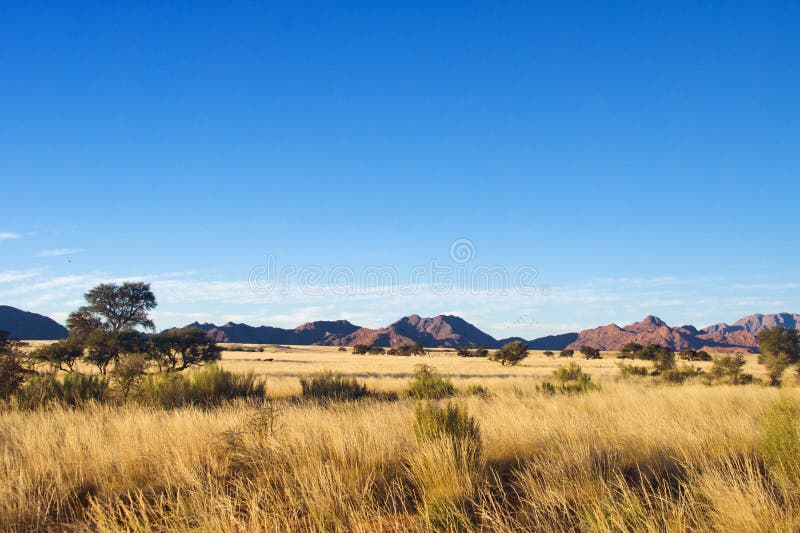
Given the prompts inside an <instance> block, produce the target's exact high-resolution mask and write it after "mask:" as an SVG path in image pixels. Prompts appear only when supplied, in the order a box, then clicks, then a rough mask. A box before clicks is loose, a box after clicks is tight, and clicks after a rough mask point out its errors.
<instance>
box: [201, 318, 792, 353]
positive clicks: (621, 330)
mask: <svg viewBox="0 0 800 533" xmlns="http://www.w3.org/2000/svg"><path fill="white" fill-rule="evenodd" d="M189 325H190V326H193V327H196V328H200V329H202V330H204V331H206V332H207V333H208V335H209V337H211V338H213V339H215V340H217V341H218V342H242V343H260V344H318V345H326V346H352V345H354V344H366V345H370V346H402V345H404V344H413V343H416V342H418V343H420V344H422V345H423V346H426V347H430V348H435V347H441V348H454V347H457V346H470V345H473V344H474V345H478V346H485V347H487V348H499V347H500V346H502V345H503V344H505V343H506V342H509V341H513V340H521V341H524V342H526V343H527V344H528V346H529V348H530V349H532V350H561V349H565V348H570V349H580V348H581V347H583V346H592V347H594V348H599V349H601V350H618V349H619V348H621V347H622V346H624V345H625V344H627V343H629V342H636V343H639V344H661V345H663V346H668V347H670V348H672V349H674V350H686V349H695V350H700V349H705V350H710V351H716V352H722V351H750V352H753V351H756V350H757V349H758V339H757V335H758V332H759V331H761V330H762V329H765V328H769V327H773V326H782V327H786V328H793V329H800V314H791V313H775V314H769V315H761V314H755V315H750V316H746V317H744V318H742V319H740V320H737V321H736V322H734V323H733V324H730V325H729V324H725V323H720V324H714V325H711V326H708V327H706V328H703V329H699V330H698V329H697V328H696V327H694V326H688V325H687V326H679V327H672V326H669V325H667V324H666V323H665V322H664V321H662V320H661V319H659V318H658V317H655V316H652V315H651V316H648V317H645V318H644V320H642V321H641V322H634V323H633V324H629V325H627V326H618V325H616V324H609V325H607V326H600V327H597V328H591V329H586V330H583V331H580V332H573V333H563V334H560V335H549V336H547V337H540V338H537V339H530V340H527V339H523V338H520V337H510V338H506V339H495V338H494V337H492V336H491V335H489V334H487V333H484V332H483V331H481V330H480V329H478V328H476V327H475V326H473V325H472V324H470V323H469V322H467V321H465V320H464V319H462V318H460V317H457V316H453V315H438V316H435V317H432V318H423V317H420V316H419V315H411V316H407V317H404V318H401V319H400V320H398V321H397V322H394V323H392V324H390V325H388V326H386V327H384V328H378V329H370V328H362V327H359V326H356V325H354V324H352V323H350V322H348V321H346V320H338V321H334V322H330V321H318V322H309V323H307V324H303V325H302V326H298V327H297V328H295V329H283V328H275V327H270V326H259V327H254V326H249V325H247V324H236V323H233V322H228V323H227V324H224V325H222V326H217V325H214V324H200V323H198V322H195V323H193V324H189Z"/></svg>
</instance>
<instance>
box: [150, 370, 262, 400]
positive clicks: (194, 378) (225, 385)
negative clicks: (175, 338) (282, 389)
mask: <svg viewBox="0 0 800 533" xmlns="http://www.w3.org/2000/svg"><path fill="white" fill-rule="evenodd" d="M265 395H266V384H265V382H264V380H263V379H260V378H257V377H256V375H255V374H253V372H248V373H246V374H237V373H234V372H230V371H228V370H223V369H221V368H219V367H218V366H217V365H214V364H212V365H208V366H206V367H204V368H202V369H200V370H197V371H194V372H191V373H189V374H178V373H168V374H150V375H146V376H145V377H144V379H143V380H142V382H141V384H140V385H139V386H138V387H137V390H136V395H135V397H136V398H137V399H138V400H139V401H141V402H143V403H145V404H148V405H157V406H161V407H165V408H173V407H181V406H184V405H198V406H202V407H212V406H217V405H220V404H222V403H225V402H228V401H231V400H234V399H237V398H242V399H248V400H263V399H264V396H265Z"/></svg>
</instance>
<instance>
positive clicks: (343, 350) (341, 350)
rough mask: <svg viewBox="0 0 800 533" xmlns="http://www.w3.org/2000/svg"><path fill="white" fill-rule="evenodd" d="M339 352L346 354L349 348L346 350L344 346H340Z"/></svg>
mask: <svg viewBox="0 0 800 533" xmlns="http://www.w3.org/2000/svg"><path fill="white" fill-rule="evenodd" d="M339 351H340V352H346V351H347V348H345V347H344V346H339Z"/></svg>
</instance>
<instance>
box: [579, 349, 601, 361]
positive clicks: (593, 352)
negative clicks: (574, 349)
mask: <svg viewBox="0 0 800 533" xmlns="http://www.w3.org/2000/svg"><path fill="white" fill-rule="evenodd" d="M581 353H582V354H583V357H585V358H586V359H602V358H603V356H602V355H600V350H598V349H597V348H592V347H591V346H584V347H582V348H581Z"/></svg>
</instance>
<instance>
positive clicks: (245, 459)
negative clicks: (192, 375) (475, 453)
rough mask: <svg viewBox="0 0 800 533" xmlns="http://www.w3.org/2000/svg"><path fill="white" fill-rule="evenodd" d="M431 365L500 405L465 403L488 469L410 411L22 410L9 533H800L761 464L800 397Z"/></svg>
mask: <svg viewBox="0 0 800 533" xmlns="http://www.w3.org/2000/svg"><path fill="white" fill-rule="evenodd" d="M261 357H272V358H274V361H272V362H266V361H253V360H252V359H255V358H261ZM420 359H421V358H417V357H412V358H401V357H361V356H358V357H356V356H352V355H350V354H349V353H348V354H343V353H341V352H337V351H336V350H335V349H328V348H322V349H320V348H302V349H301V348H299V347H292V348H290V349H289V350H283V351H281V350H279V349H278V350H274V351H272V352H270V353H267V352H265V353H239V352H233V353H226V354H225V360H224V365H225V366H226V367H228V368H229V369H233V370H242V371H243V370H246V369H253V370H254V371H256V372H258V373H261V374H264V375H266V376H267V378H268V385H269V388H270V390H271V393H272V394H274V395H275V396H276V397H278V398H282V397H284V396H287V395H289V394H292V393H296V392H297V391H299V385H297V376H299V375H305V374H308V373H310V372H313V371H316V370H320V369H322V368H331V369H334V370H339V371H342V372H345V373H348V374H352V375H359V376H369V377H367V378H365V380H366V381H367V382H369V383H370V384H371V385H373V386H375V387H378V388H382V389H384V390H389V389H394V390H400V389H402V388H404V387H405V386H406V385H407V382H408V375H409V374H410V373H411V371H412V370H413V365H414V364H416V363H419V362H420ZM425 361H426V362H428V363H429V364H433V365H434V366H436V367H437V368H439V369H440V370H441V371H442V373H444V374H449V375H452V376H455V379H454V382H455V383H456V385H457V388H458V389H460V390H464V389H465V387H466V385H468V384H470V383H477V382H480V383H482V384H483V385H485V386H486V387H487V388H488V389H489V390H490V391H491V392H492V393H494V395H493V396H492V397H490V398H480V397H476V396H461V397H459V398H458V399H457V401H458V402H460V403H461V404H462V405H463V406H464V407H465V408H466V409H467V410H468V411H469V413H470V414H471V415H473V416H475V418H476V419H477V421H478V422H479V424H480V430H481V435H482V450H483V453H482V455H481V457H480V458H479V460H478V462H477V463H474V464H473V463H470V464H464V462H463V454H459V453H457V445H458V443H452V445H451V443H447V442H438V441H437V442H421V443H420V442H417V441H416V440H415V438H414V433H413V431H412V427H413V417H414V402H413V401H411V400H408V399H401V400H399V401H396V402H385V401H372V400H369V401H360V402H352V403H334V404H329V405H320V404H315V403H308V402H297V401H291V400H282V399H279V400H276V401H274V402H272V404H271V405H272V407H271V408H268V407H257V406H253V405H246V404H234V405H229V406H226V407H222V408H219V409H214V410H207V411H204V410H200V409H194V408H187V409H179V410H173V411H165V410H160V409H149V408H143V407H137V406H132V405H131V406H99V405H95V406H89V407H86V408H83V409H76V410H72V409H66V408H60V407H53V408H49V409H40V410H37V411H32V412H30V411H20V410H7V411H5V412H3V413H0V450H2V468H1V469H0V529H2V530H33V529H54V528H63V529H70V528H71V529H76V530H98V531H152V530H202V531H259V530H263V531H364V532H366V531H425V530H430V529H442V530H453V531H455V530H464V529H466V530H485V531H520V530H523V531H525V530H539V531H574V530H582V531H643V530H644V531H647V530H650V531H664V530H675V531H679V530H687V529H691V530H700V531H712V530H713V531H767V530H769V531H797V530H798V529H800V514H799V513H798V511H799V510H800V491H799V490H798V484H797V483H796V482H792V481H791V480H789V481H787V480H786V479H784V478H779V477H776V476H772V475H771V474H770V472H769V470H768V468H767V467H766V466H765V465H764V462H763V461H762V459H761V458H760V456H759V454H758V451H757V449H758V442H759V438H760V429H759V428H760V426H759V418H760V417H761V415H762V413H763V412H764V411H765V409H766V408H767V406H768V405H770V404H771V403H773V402H774V401H775V400H776V399H777V398H778V397H779V394H784V395H787V396H788V397H789V398H791V399H792V400H793V401H798V399H800V398H799V396H800V395H798V392H797V391H796V390H794V389H786V390H784V391H779V390H776V389H771V388H767V387H762V386H741V387H730V386H717V387H709V386H704V385H684V386H666V385H656V384H653V383H652V382H651V381H649V380H648V379H644V380H642V379H638V380H637V379H631V380H627V381H618V380H617V379H616V378H615V377H614V374H615V372H616V369H615V367H614V366H613V365H614V363H615V360H614V359H607V360H600V361H585V360H583V359H577V361H578V362H579V363H580V364H581V365H582V366H583V367H584V369H585V370H586V371H587V372H588V373H589V374H591V375H592V376H593V380H596V381H599V382H600V383H601V385H602V390H600V391H598V392H592V393H589V394H585V395H579V396H554V397H547V396H544V395H541V394H538V393H537V392H536V390H535V384H536V382H537V381H538V380H537V376H543V375H546V374H548V373H549V371H550V370H551V369H552V368H553V367H555V366H558V365H560V364H563V363H564V360H558V359H552V360H551V359H547V358H544V357H543V356H540V355H534V357H532V358H531V360H529V361H526V363H525V364H524V365H522V366H520V367H514V368H508V367H502V366H500V365H498V364H497V363H490V362H488V361H484V360H471V359H462V358H456V357H451V356H446V355H433V356H431V357H429V358H425Z"/></svg>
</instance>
